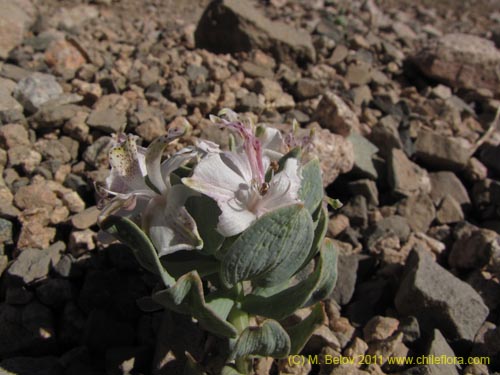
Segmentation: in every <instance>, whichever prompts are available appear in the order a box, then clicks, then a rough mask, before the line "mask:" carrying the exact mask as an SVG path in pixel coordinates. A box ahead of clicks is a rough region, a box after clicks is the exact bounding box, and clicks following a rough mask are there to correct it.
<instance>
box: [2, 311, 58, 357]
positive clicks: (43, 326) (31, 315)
mask: <svg viewBox="0 0 500 375" xmlns="http://www.w3.org/2000/svg"><path fill="white" fill-rule="evenodd" d="M14 338H15V339H14ZM54 344H55V330H54V319H53V316H52V313H51V311H50V309H49V308H48V307H45V306H44V305H42V304H41V303H39V302H35V301H32V302H30V303H29V304H27V305H26V306H23V307H14V306H11V305H9V304H6V303H3V304H1V305H0V356H1V357H2V358H6V357H9V356H13V355H15V354H16V353H19V352H25V353H32V354H34V355H36V354H37V353H39V354H44V353H47V352H49V351H51V350H54ZM2 364H3V362H2Z"/></svg>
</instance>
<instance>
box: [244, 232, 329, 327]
mask: <svg viewBox="0 0 500 375" xmlns="http://www.w3.org/2000/svg"><path fill="white" fill-rule="evenodd" d="M336 280H337V251H336V250H335V249H334V248H333V244H332V242H331V240H329V239H325V240H324V242H323V247H322V249H321V256H320V259H319V261H318V264H317V266H316V269H315V270H314V272H312V273H311V274H310V275H309V276H308V277H307V279H305V280H304V281H302V282H300V283H298V284H296V285H294V286H292V287H290V288H287V289H284V290H279V289H278V290H276V289H271V288H269V289H268V290H267V291H266V290H264V289H263V288H260V289H259V290H258V292H259V294H260V295H256V294H249V295H247V296H245V297H244V299H243V300H242V302H241V308H242V310H244V311H246V312H248V313H250V314H253V315H261V316H265V317H268V318H273V319H276V320H281V319H284V318H286V317H287V316H289V315H291V314H293V313H294V312H295V311H296V310H297V309H299V308H301V307H305V306H309V305H311V304H314V303H316V302H317V301H320V300H322V299H323V298H325V297H326V296H328V295H329V294H330V293H331V291H332V290H333V287H334V286H335V282H336Z"/></svg>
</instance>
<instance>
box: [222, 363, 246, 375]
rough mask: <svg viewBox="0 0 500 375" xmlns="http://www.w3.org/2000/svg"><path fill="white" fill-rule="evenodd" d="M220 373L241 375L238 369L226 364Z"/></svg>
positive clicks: (223, 374)
mask: <svg viewBox="0 0 500 375" xmlns="http://www.w3.org/2000/svg"><path fill="white" fill-rule="evenodd" d="M221 375H243V374H242V373H241V372H239V371H238V370H236V369H235V368H234V367H232V366H229V365H226V366H224V367H223V368H222V371H221Z"/></svg>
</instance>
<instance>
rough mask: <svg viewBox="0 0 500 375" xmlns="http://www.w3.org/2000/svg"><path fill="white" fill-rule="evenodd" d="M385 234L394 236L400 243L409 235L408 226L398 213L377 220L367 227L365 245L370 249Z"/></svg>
mask: <svg viewBox="0 0 500 375" xmlns="http://www.w3.org/2000/svg"><path fill="white" fill-rule="evenodd" d="M387 236H396V237H397V238H398V239H399V241H400V242H401V243H404V242H406V241H407V240H408V237H409V236H410V226H409V225H408V222H407V220H406V219H405V218H404V217H402V216H398V215H393V216H389V217H386V218H384V219H382V220H379V221H378V222H376V223H375V224H374V225H373V226H372V227H370V228H369V230H368V233H367V236H366V238H367V239H366V246H367V247H368V248H369V249H370V248H372V247H373V246H374V245H375V244H376V243H377V241H378V240H380V239H382V238H384V237H387Z"/></svg>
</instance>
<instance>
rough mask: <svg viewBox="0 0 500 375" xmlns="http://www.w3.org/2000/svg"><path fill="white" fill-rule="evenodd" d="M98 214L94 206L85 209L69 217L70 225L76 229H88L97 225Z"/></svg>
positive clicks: (98, 211)
mask: <svg viewBox="0 0 500 375" xmlns="http://www.w3.org/2000/svg"><path fill="white" fill-rule="evenodd" d="M100 213H101V211H100V210H99V209H98V208H97V207H96V206H92V207H89V208H86V209H85V210H83V211H81V212H79V213H77V214H75V215H73V216H72V217H71V224H72V225H73V227H75V228H76V229H87V228H90V227H92V226H94V225H96V224H97V218H98V217H99V214H100Z"/></svg>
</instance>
